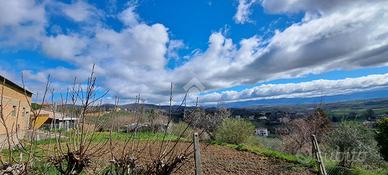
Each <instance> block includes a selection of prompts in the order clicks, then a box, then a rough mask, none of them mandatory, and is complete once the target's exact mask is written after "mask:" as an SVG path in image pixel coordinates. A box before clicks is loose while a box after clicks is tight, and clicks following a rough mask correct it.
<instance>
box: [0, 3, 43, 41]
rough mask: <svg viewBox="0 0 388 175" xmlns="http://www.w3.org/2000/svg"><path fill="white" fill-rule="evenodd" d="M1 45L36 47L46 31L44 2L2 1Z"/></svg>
mask: <svg viewBox="0 0 388 175" xmlns="http://www.w3.org/2000/svg"><path fill="white" fill-rule="evenodd" d="M0 16H1V18H0V46H2V47H12V46H19V47H21V46H29V47H31V45H32V47H34V46H36V44H34V43H35V42H36V40H38V39H39V37H40V36H41V35H42V34H43V33H44V26H45V23H46V18H45V9H44V3H38V2H36V1H29V0H14V1H2V2H1V4H0Z"/></svg>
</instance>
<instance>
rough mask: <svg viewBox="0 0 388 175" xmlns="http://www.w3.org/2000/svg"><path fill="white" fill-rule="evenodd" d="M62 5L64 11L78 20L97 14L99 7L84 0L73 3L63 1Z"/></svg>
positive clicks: (87, 18) (89, 18)
mask: <svg viewBox="0 0 388 175" xmlns="http://www.w3.org/2000/svg"><path fill="white" fill-rule="evenodd" d="M60 6H61V8H62V11H63V13H64V14H65V15H66V16H68V17H70V18H71V19H72V20H74V21H76V22H84V21H87V20H91V19H92V18H93V17H96V16H97V9H96V8H95V7H94V6H92V5H90V4H88V3H86V2H83V1H82V0H78V1H76V2H75V3H72V4H64V3H62V4H61V5H60Z"/></svg>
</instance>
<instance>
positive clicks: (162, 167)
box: [106, 85, 202, 175]
mask: <svg viewBox="0 0 388 175" xmlns="http://www.w3.org/2000/svg"><path fill="white" fill-rule="evenodd" d="M172 89H173V88H172V85H171V94H170V109H169V112H168V114H169V116H168V120H167V121H166V122H167V123H166V126H170V124H171V122H172V116H171V115H172V112H173V111H172V100H173V94H172ZM186 97H187V93H186V96H185V98H184V99H183V101H182V103H181V105H180V106H179V108H178V109H177V110H181V109H182V108H184V106H183V104H184V101H185V100H186ZM139 101H140V100H137V102H139ZM138 106H139V107H140V109H138V110H136V111H137V114H138V115H137V116H140V117H141V116H144V110H141V105H140V104H139V105H138ZM157 115H159V114H155V113H151V116H152V117H151V118H150V120H153V119H154V118H155V116H157ZM185 115H188V116H191V115H195V111H190V112H187V113H186V114H185ZM137 123H138V122H137ZM151 123H155V121H153V122H151ZM190 124H192V123H190V122H189V124H187V125H185V126H184V127H182V128H180V131H179V133H176V134H177V136H178V137H177V138H176V139H174V140H169V139H167V136H168V131H167V129H166V130H164V132H163V136H162V138H160V140H159V141H158V140H146V141H143V142H142V143H140V141H139V140H136V139H132V138H133V137H130V138H128V139H127V140H126V141H125V144H124V147H123V148H121V149H120V152H122V154H120V155H115V154H114V153H113V152H111V157H112V161H111V165H110V168H109V169H108V171H107V172H106V174H112V175H113V174H117V175H118V174H136V173H140V174H146V175H168V174H171V173H173V172H174V171H177V170H178V169H179V168H180V167H181V166H182V165H183V164H184V163H185V161H186V160H187V159H188V158H189V157H190V156H191V155H192V153H193V149H192V142H190V144H188V145H187V146H186V148H185V149H183V150H182V149H178V145H179V144H180V142H181V141H182V140H184V137H185V136H187V133H188V132H189V130H190V129H189V128H190ZM131 134H132V135H136V132H134V133H131ZM201 134H202V133H201ZM112 145H113V143H111V146H112ZM150 145H158V147H159V149H157V150H151V147H150ZM111 150H113V149H112V148H111ZM146 150H148V154H149V155H150V157H152V160H149V161H150V162H149V163H147V164H145V165H143V166H141V165H140V163H139V162H138V160H139V159H140V158H139V157H140V155H139V154H138V153H139V152H141V153H143V154H144V151H146Z"/></svg>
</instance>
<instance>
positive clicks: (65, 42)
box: [42, 34, 87, 61]
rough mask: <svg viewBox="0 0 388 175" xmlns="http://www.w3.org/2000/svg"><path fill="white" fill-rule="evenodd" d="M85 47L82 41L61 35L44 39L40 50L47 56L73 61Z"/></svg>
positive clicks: (75, 37) (78, 38) (85, 44)
mask: <svg viewBox="0 0 388 175" xmlns="http://www.w3.org/2000/svg"><path fill="white" fill-rule="evenodd" d="M86 46H87V43H86V41H85V40H84V39H82V38H80V37H78V36H71V35H63V34H60V35H57V36H50V37H45V38H44V39H43V41H42V49H43V51H44V52H45V53H46V54H47V55H48V56H50V57H53V58H59V59H65V60H73V61H75V59H76V58H77V56H79V55H81V54H82V53H83V52H82V51H83V50H84V49H85V47H86Z"/></svg>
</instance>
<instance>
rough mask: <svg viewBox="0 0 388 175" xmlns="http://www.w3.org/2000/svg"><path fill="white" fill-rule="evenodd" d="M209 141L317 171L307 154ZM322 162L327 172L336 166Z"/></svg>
mask: <svg viewBox="0 0 388 175" xmlns="http://www.w3.org/2000/svg"><path fill="white" fill-rule="evenodd" d="M211 143H212V144H215V145H221V146H225V147H228V148H232V149H235V150H238V151H247V152H251V153H254V154H257V155H261V156H266V157H271V158H276V159H280V160H284V161H286V162H290V163H294V164H295V165H300V166H301V167H306V168H310V169H311V170H313V171H315V172H317V171H318V165H317V162H316V161H315V159H313V158H312V157H309V156H303V155H293V154H287V153H284V152H281V151H277V150H273V149H270V148H266V147H264V146H260V145H251V144H239V145H235V144H228V143H221V142H216V141H214V142H211ZM324 163H325V167H326V170H327V171H328V172H334V169H335V168H336V165H337V163H338V162H335V161H333V160H324ZM387 174H388V168H380V169H377V168H375V169H365V168H362V167H360V166H354V167H352V168H351V169H349V171H348V175H387Z"/></svg>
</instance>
